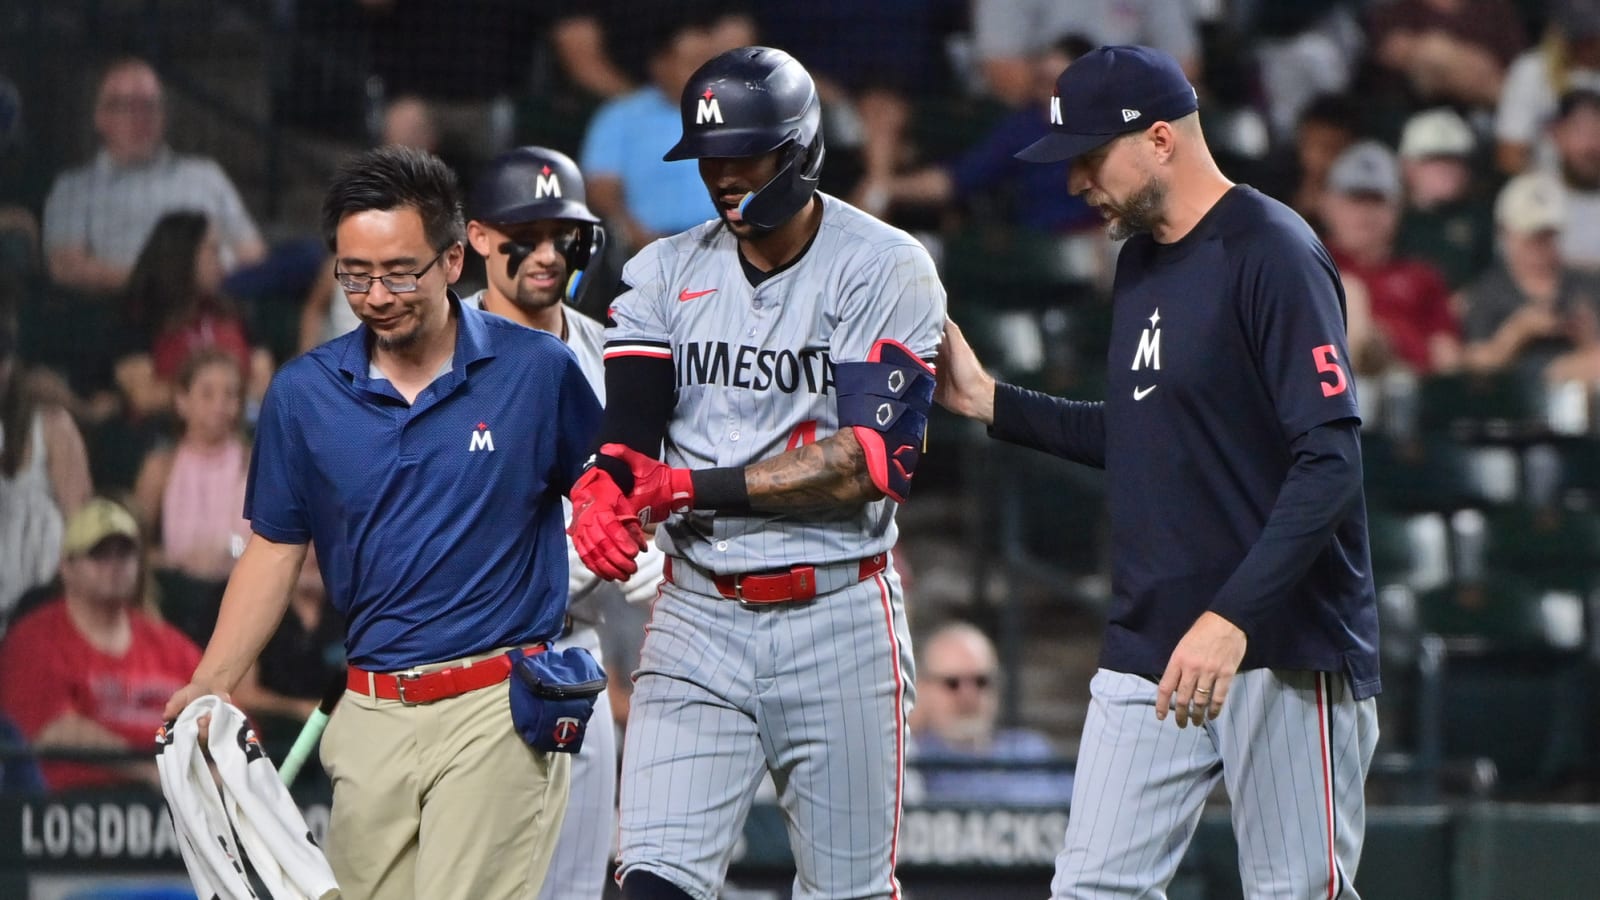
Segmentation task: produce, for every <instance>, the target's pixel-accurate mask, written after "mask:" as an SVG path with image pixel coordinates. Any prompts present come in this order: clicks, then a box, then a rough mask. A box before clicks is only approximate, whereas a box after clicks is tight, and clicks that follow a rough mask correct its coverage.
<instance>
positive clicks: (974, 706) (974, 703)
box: [911, 621, 1072, 807]
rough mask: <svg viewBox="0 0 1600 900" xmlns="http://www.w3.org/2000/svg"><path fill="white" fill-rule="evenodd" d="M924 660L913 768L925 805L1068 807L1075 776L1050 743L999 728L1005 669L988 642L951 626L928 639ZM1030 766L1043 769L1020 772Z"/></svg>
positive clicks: (963, 626) (967, 628) (961, 625)
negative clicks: (920, 781) (1001, 679)
mask: <svg viewBox="0 0 1600 900" xmlns="http://www.w3.org/2000/svg"><path fill="white" fill-rule="evenodd" d="M919 655H920V660H919V661H920V663H921V665H920V666H919V667H918V672H917V705H916V709H915V710H914V712H913V713H912V716H911V729H912V737H913V741H914V748H913V751H914V753H913V756H912V762H913V763H915V764H917V766H918V768H919V769H920V771H921V773H922V779H923V788H924V793H923V799H924V801H925V802H928V803H935V804H944V803H963V804H964V803H974V804H976V803H981V804H985V805H1004V806H1061V807H1065V806H1066V805H1067V801H1068V800H1069V799H1070V798H1071V796H1072V775H1071V774H1070V773H1069V772H1067V771H1064V770H1063V769H1062V768H1061V767H1060V765H1059V764H1060V763H1062V762H1064V760H1063V759H1062V758H1061V756H1060V755H1059V754H1057V753H1056V751H1055V748H1054V747H1052V746H1051V744H1050V741H1049V739H1048V738H1046V737H1045V736H1044V735H1043V734H1041V733H1039V732H1037V731H1034V730H1032V729H1027V728H997V727H996V726H997V722H998V718H999V711H1000V708H999V690H998V689H999V677H998V668H999V665H998V660H997V658H996V655H995V649H994V644H993V643H991V642H990V641H989V638H988V637H987V636H986V635H984V633H983V632H982V631H979V630H978V629H977V628H975V627H974V626H972V625H970V624H968V623H966V622H959V621H958V622H951V623H949V624H946V625H943V626H941V627H940V628H939V629H938V630H937V631H935V632H933V634H931V635H930V636H929V637H928V639H927V640H926V641H925V642H924V643H923V645H922V648H921V653H920V654H919ZM995 763H1003V764H1005V765H1004V766H996V765H993V764H995ZM1026 763H1039V764H1041V766H1040V767H1039V768H1028V767H1027V766H1025V765H1020V764H1026ZM1051 763H1056V764H1058V765H1056V766H1054V767H1050V766H1049V765H1048V764H1051Z"/></svg>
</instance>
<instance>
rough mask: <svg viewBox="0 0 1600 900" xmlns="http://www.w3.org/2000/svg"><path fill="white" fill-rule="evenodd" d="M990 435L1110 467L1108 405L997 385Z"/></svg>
mask: <svg viewBox="0 0 1600 900" xmlns="http://www.w3.org/2000/svg"><path fill="white" fill-rule="evenodd" d="M989 436H990V437H992V438H997V439H999V440H1002V441H1005V442H1007V443H1011V444H1017V445H1019V446H1023V447H1029V448H1032V449H1034V450H1043V451H1044V452H1046V453H1049V454H1052V455H1054V456H1059V457H1062V458H1063V459H1070V460H1072V461H1073V462H1077V463H1083V464H1084V465H1086V466H1094V467H1095V468H1097V469H1104V468H1105V467H1106V405H1105V404H1104V403H1088V402H1084V401H1082V400H1063V399H1062V398H1060V397H1052V396H1050V395H1049V394H1041V393H1038V392H1037V391H1029V390H1024V389H1022V388H1019V387H1017V386H1016V385H1014V384H996V385H995V386H994V424H993V425H990V426H989Z"/></svg>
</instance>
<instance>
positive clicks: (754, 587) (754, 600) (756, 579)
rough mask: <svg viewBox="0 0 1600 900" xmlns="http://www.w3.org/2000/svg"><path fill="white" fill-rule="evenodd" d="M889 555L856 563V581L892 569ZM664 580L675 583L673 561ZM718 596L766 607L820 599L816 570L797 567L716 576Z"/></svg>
mask: <svg viewBox="0 0 1600 900" xmlns="http://www.w3.org/2000/svg"><path fill="white" fill-rule="evenodd" d="M888 560H889V555H888V554H887V553H879V554H878V555H877V556H869V557H867V558H866V559H863V560H861V561H860V562H859V563H857V567H856V580H857V581H866V580H867V579H868V578H871V577H872V576H874V575H876V574H878V573H879V572H882V571H883V570H884V569H885V568H887V567H888V565H889V562H888ZM663 574H664V576H665V577H666V579H667V580H668V581H671V580H672V557H670V556H669V557H667V562H666V567H665V571H664V573H663ZM711 579H712V582H713V583H714V584H716V586H717V593H719V594H721V595H722V596H723V597H725V598H727V599H729V600H738V601H739V602H740V603H747V604H755V605H763V604H768V603H794V602H799V601H802V600H810V599H812V598H814V597H816V596H817V567H816V566H795V567H793V568H791V569H789V570H788V571H786V572H762V573H755V574H745V575H713V576H711Z"/></svg>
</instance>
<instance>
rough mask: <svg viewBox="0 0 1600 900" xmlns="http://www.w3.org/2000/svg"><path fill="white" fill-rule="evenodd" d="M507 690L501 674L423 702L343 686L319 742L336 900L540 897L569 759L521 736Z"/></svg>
mask: <svg viewBox="0 0 1600 900" xmlns="http://www.w3.org/2000/svg"><path fill="white" fill-rule="evenodd" d="M488 655H490V654H482V655H480V656H479V657H476V658H482V657H483V656H488ZM429 668H438V667H437V666H430V667H429ZM508 691H509V687H508V685H507V683H506V682H501V683H500V684H497V685H493V686H491V687H487V688H483V689H481V690H476V691H471V692H468V693H466V694H462V695H460V696H457V697H451V698H448V699H445V700H439V701H437V702H435V703H429V704H425V705H419V706H406V705H405V704H403V703H401V702H400V701H398V700H378V699H375V698H372V697H368V696H364V695H361V694H357V693H355V692H353V691H346V692H345V695H344V698H343V699H342V700H341V701H340V703H339V707H338V709H337V710H336V711H335V712H334V715H333V719H332V721H330V722H329V723H328V729H327V731H326V732H325V733H324V734H323V738H322V764H323V767H324V768H325V769H327V771H328V775H329V776H330V777H331V778H332V779H333V810H332V814H331V816H332V817H331V820H330V822H329V824H328V838H327V844H328V846H327V854H328V862H329V863H330V864H331V865H332V866H333V874H334V876H335V877H336V878H337V879H338V880H339V888H340V891H341V893H342V895H343V897H344V900H501V898H504V900H533V898H534V897H535V896H536V895H537V894H538V892H539V887H540V885H541V884H543V882H544V876H545V872H546V870H547V869H548V868H549V866H550V857H551V854H552V853H553V852H554V850H555V843H556V837H557V835H558V834H559V833H560V831H561V818H562V815H563V813H564V812H565V810H566V806H567V782H568V776H569V774H570V772H571V768H572V767H571V760H569V759H568V758H567V755H566V754H561V753H551V754H545V753H540V752H539V751H537V750H534V749H532V748H531V747H529V746H528V745H527V744H525V743H523V741H522V738H520V737H518V736H517V733H516V730H515V729H514V728H513V727H512V724H511V705H510V700H509V697H508Z"/></svg>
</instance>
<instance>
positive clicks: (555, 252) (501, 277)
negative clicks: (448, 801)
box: [461, 147, 662, 900]
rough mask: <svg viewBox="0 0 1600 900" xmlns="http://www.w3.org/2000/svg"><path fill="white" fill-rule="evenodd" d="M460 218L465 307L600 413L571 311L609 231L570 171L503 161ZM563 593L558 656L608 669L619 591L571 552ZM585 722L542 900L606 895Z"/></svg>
mask: <svg viewBox="0 0 1600 900" xmlns="http://www.w3.org/2000/svg"><path fill="white" fill-rule="evenodd" d="M467 216H468V221H467V241H468V242H469V243H470V244H472V249H474V250H476V251H477V252H478V255H480V256H482V257H483V258H484V263H485V269H486V272H485V274H486V275H487V276H488V286H487V287H486V288H484V289H483V290H481V291H479V292H477V293H476V294H473V295H471V296H468V297H463V298H461V302H462V303H464V304H466V305H469V306H476V307H478V308H480V309H483V310H486V311H488V312H492V313H494V314H496V315H499V316H504V317H505V318H507V319H510V320H512V321H513V322H517V323H520V324H522V325H526V326H528V327H529V328H538V329H540V330H542V331H548V332H550V333H551V334H554V335H558V336H559V337H560V338H561V340H563V341H565V342H566V344H567V347H568V349H570V350H571V351H572V352H573V355H575V356H576V357H577V358H578V367H579V368H580V369H582V370H583V374H584V377H585V378H586V379H587V380H588V382H589V386H590V387H591V388H593V389H594V392H595V396H596V397H598V398H599V399H600V402H601V403H605V399H606V394H605V362H604V361H603V360H602V358H601V353H602V347H603V346H604V343H605V328H604V327H603V326H602V325H601V324H600V323H599V322H596V321H595V320H594V319H591V318H589V317H588V316H586V315H584V314H583V313H581V312H579V311H578V310H576V309H573V308H570V307H569V306H568V305H567V304H568V303H571V304H574V305H576V304H577V302H578V300H579V298H580V297H581V296H582V295H583V292H584V291H585V289H586V288H587V287H588V285H587V284H586V283H585V282H584V273H585V270H586V269H587V268H588V266H589V263H590V261H591V260H597V259H599V258H600V256H601V254H602V253H603V251H604V247H605V230H604V229H603V228H602V227H601V226H600V220H599V219H598V218H596V217H595V215H594V214H593V213H591V212H590V211H589V208H588V206H587V204H586V202H585V194H584V185H583V175H582V173H580V172H579V171H578V167H577V165H575V164H574V163H573V161H572V160H571V159H570V158H568V157H567V155H566V154H564V153H561V152H559V151H556V150H549V149H546V148H544V147H518V148H516V149H514V150H508V151H506V152H505V153H502V154H500V155H499V156H497V157H495V158H494V159H493V160H491V161H490V162H489V164H488V165H487V166H486V167H485V168H484V169H483V171H482V172H480V173H479V175H478V179H477V181H476V182H475V185H474V188H473V191H472V194H471V196H470V197H469V198H468V202H467ZM563 301H565V302H563ZM571 516H572V509H571V505H570V504H568V508H567V517H568V519H569V520H570V519H571ZM661 561H662V556H661V552H660V551H659V550H654V549H652V550H651V551H650V552H646V553H643V554H641V555H640V557H639V570H638V571H637V572H635V573H634V574H633V575H632V576H631V577H630V578H629V579H628V580H627V582H626V583H624V584H623V585H622V593H623V595H624V596H625V597H626V598H627V599H628V600H629V601H631V602H644V601H648V600H649V599H651V598H653V597H655V592H656V584H657V582H659V581H660V579H661ZM567 588H568V596H567V604H568V606H567V629H566V633H565V634H564V635H563V636H562V638H561V639H560V640H559V641H557V642H556V645H555V646H556V649H558V650H560V649H565V648H567V647H583V648H584V649H586V650H588V651H589V652H590V653H591V654H593V655H594V657H595V659H596V660H600V661H601V662H604V660H603V659H601V652H600V633H599V631H598V630H597V629H598V628H600V627H602V626H603V624H604V623H603V617H602V615H601V611H602V603H601V599H602V598H601V596H600V595H601V594H602V593H604V592H606V591H615V590H617V587H616V586H614V585H611V584H607V583H605V582H602V581H601V580H600V579H599V578H597V577H595V575H594V573H592V572H590V571H589V570H588V569H587V568H586V567H585V566H584V565H583V563H582V562H581V561H579V559H578V557H577V554H576V552H575V551H573V549H572V543H571V542H570V541H568V543H567ZM590 721H591V722H592V723H593V727H591V728H590V730H589V734H588V738H587V739H586V740H585V741H584V743H583V749H582V750H580V751H579V752H578V755H577V756H576V757H575V758H574V759H573V763H572V787H571V792H570V794H569V798H568V800H567V815H566V818H565V819H564V820H563V821H562V823H561V836H560V838H559V839H558V840H557V842H556V850H555V855H554V857H553V858H552V859H551V862H550V872H549V874H548V875H546V876H545V880H544V887H543V888H542V889H541V890H540V892H539V898H540V900H598V898H599V897H600V896H601V895H602V894H603V893H605V880H606V863H607V862H608V860H609V857H610V855H611V846H612V838H613V837H614V835H615V834H616V818H617V815H616V810H617V806H616V804H617V741H616V731H615V730H614V729H613V727H612V721H611V702H610V700H609V699H608V698H607V695H606V694H605V693H602V694H601V695H600V697H599V699H598V700H597V701H596V703H595V709H594V714H593V717H592V718H591V720H590Z"/></svg>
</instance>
